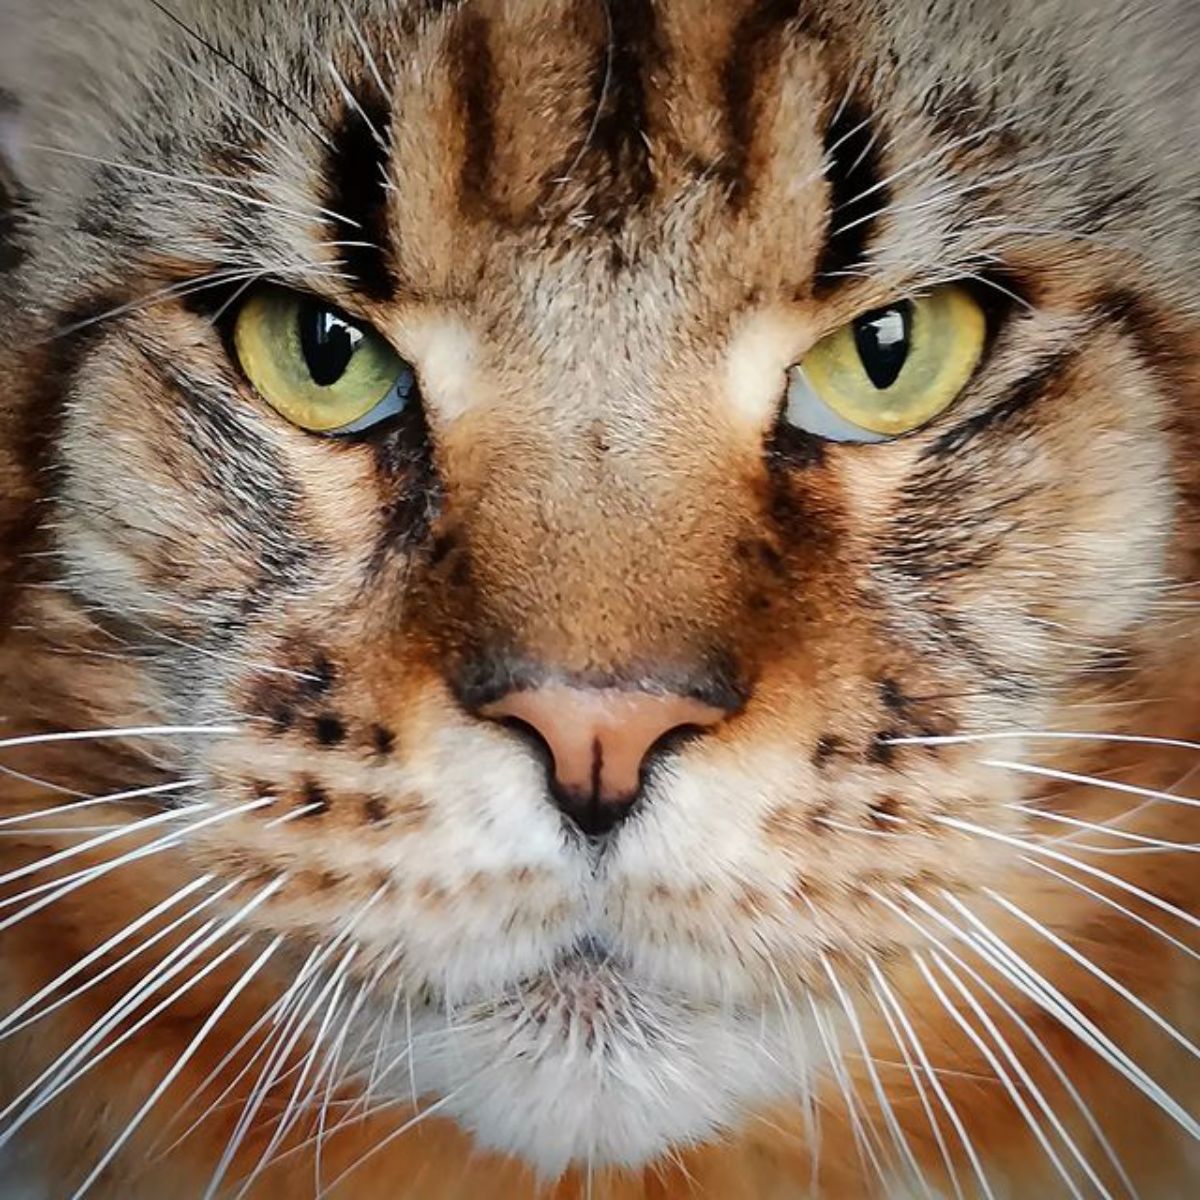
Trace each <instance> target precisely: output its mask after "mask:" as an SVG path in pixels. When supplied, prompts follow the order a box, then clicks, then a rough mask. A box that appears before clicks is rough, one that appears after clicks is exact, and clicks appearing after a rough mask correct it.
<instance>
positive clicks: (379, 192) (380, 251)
mask: <svg viewBox="0 0 1200 1200" xmlns="http://www.w3.org/2000/svg"><path fill="white" fill-rule="evenodd" d="M355 100H356V101H357V104H358V108H355V106H354V105H352V104H347V105H346V108H345V110H344V112H343V113H342V118H341V123H340V124H339V125H338V128H337V130H336V131H335V132H334V135H333V148H332V150H331V151H330V154H329V159H328V162H327V165H326V170H325V176H326V181H327V184H328V195H327V198H326V202H325V203H326V207H327V208H328V209H329V210H330V211H331V212H333V213H336V214H337V215H338V216H340V217H345V218H348V219H349V220H351V221H353V222H355V223H356V224H357V225H358V227H359V228H357V229H356V228H353V227H349V228H347V227H346V226H345V225H344V224H342V223H341V222H338V221H335V222H334V225H333V230H334V232H333V237H334V238H335V239H336V240H338V241H351V242H365V243H366V245H362V246H343V247H342V249H341V260H342V263H343V265H344V266H345V268H346V270H347V271H348V272H349V273H350V275H351V277H352V278H353V279H354V281H355V283H356V285H357V286H358V287H359V288H360V289H361V291H362V292H363V293H364V294H365V295H367V296H370V297H371V299H373V300H389V299H391V298H392V297H393V296H394V295H395V292H396V281H395V278H394V276H393V274H392V269H391V266H390V264H391V262H392V261H393V258H392V250H391V241H390V233H389V229H388V220H387V190H386V188H385V186H384V185H385V183H386V180H387V171H388V153H387V150H386V148H385V147H384V146H381V145H380V144H379V142H378V141H377V140H376V137H375V135H376V134H378V135H379V137H381V138H383V139H384V140H385V141H386V140H387V138H388V130H389V128H390V125H391V110H390V109H389V107H388V104H387V101H386V100H385V99H384V98H383V97H381V96H379V95H376V94H372V93H370V92H369V91H368V89H366V88H361V89H359V91H358V94H357V95H356V96H355ZM359 109H361V110H362V111H361V112H360V111H359Z"/></svg>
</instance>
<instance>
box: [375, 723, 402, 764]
mask: <svg viewBox="0 0 1200 1200" xmlns="http://www.w3.org/2000/svg"><path fill="white" fill-rule="evenodd" d="M371 744H372V745H373V746H374V747H375V753H376V754H380V755H383V756H385V757H386V756H387V755H389V754H391V752H392V750H393V749H394V748H395V745H396V735H395V734H394V733H393V732H392V731H391V730H390V729H388V728H387V727H386V726H383V725H375V726H373V727H372V729H371Z"/></svg>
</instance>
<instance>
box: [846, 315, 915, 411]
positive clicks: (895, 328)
mask: <svg viewBox="0 0 1200 1200" xmlns="http://www.w3.org/2000/svg"><path fill="white" fill-rule="evenodd" d="M911 339H912V305H911V304H910V303H909V302H908V301H907V300H903V301H901V302H900V303H899V304H892V305H889V306H888V307H887V308H877V309H875V310H874V311H873V312H869V313H864V314H863V315H862V316H861V317H859V318H858V320H856V321H855V322H854V345H855V346H856V347H857V349H858V357H859V359H860V360H861V361H862V365H863V370H864V371H866V373H867V378H868V379H870V381H871V382H872V383H873V384H874V385H875V386H876V387H877V388H878V389H879V390H880V391H881V392H882V391H885V390H886V389H887V388H890V387H891V386H892V384H893V383H895V382H896V380H897V379H898V378H899V376H900V372H901V371H902V370H903V369H904V364H905V362H906V361H907V360H908V352H909V349H910V346H911Z"/></svg>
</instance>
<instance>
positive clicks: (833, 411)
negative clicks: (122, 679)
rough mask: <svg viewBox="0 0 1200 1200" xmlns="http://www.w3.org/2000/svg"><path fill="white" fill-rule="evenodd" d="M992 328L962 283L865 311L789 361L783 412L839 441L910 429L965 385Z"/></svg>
mask: <svg viewBox="0 0 1200 1200" xmlns="http://www.w3.org/2000/svg"><path fill="white" fill-rule="evenodd" d="M986 334H987V322H986V318H985V317H984V314H983V310H982V309H981V308H980V306H979V304H978V303H977V302H976V300H975V299H974V297H973V296H972V295H971V293H970V292H968V291H967V290H966V288H963V287H960V286H958V285H956V284H950V285H948V286H946V287H941V288H938V289H937V290H936V291H934V292H932V293H930V294H929V295H928V296H924V297H921V298H920V299H916V300H902V301H898V302H897V303H895V304H892V305H889V306H888V307H887V308H878V309H875V310H873V311H872V312H868V313H864V314H863V315H862V316H860V317H857V318H856V319H855V320H853V321H851V322H850V323H849V324H848V325H843V326H842V327H841V328H840V329H838V330H836V331H835V332H834V333H831V334H829V336H828V337H825V338H822V339H821V341H819V342H818V343H817V344H816V345H815V346H814V347H813V348H812V349H811V350H810V351H809V352H808V353H807V354H806V355H805V356H804V358H803V359H801V361H800V362H799V363H798V364H797V365H796V366H794V367H792V368H791V370H790V371H789V372H788V390H787V400H786V404H785V407H784V414H783V419H784V420H785V421H786V422H787V423H788V424H789V425H792V426H794V427H795V428H797V429H802V430H804V431H805V432H806V433H811V434H813V435H815V436H816V437H822V438H826V439H828V440H830V441H835V442H883V441H887V440H888V439H889V438H894V437H898V436H899V435H900V434H903V433H911V432H912V431H913V430H914V429H919V428H920V427H921V426H922V425H924V424H926V423H927V422H928V421H931V420H933V418H934V417H936V416H937V415H938V413H940V412H943V411H944V410H945V409H947V408H949V406H950V405H951V404H952V403H953V402H954V400H955V398H956V397H957V396H958V394H959V393H960V392H961V391H962V389H963V388H964V387H966V385H967V382H968V380H970V378H971V376H972V375H973V374H974V372H975V368H976V367H977V366H978V365H979V360H980V358H981V357H982V355H983V347H984V342H985V339H986Z"/></svg>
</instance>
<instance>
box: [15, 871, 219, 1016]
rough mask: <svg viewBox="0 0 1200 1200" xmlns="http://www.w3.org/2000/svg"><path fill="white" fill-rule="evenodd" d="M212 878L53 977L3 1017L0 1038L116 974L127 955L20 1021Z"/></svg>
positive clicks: (193, 884)
mask: <svg viewBox="0 0 1200 1200" xmlns="http://www.w3.org/2000/svg"><path fill="white" fill-rule="evenodd" d="M213 878H214V877H213V876H212V875H201V876H200V878H199V879H194V880H192V882H191V883H188V884H185V885H184V886H183V887H181V888H180V889H179V890H178V891H177V892H172V893H171V895H169V896H168V897H167V898H166V899H165V900H161V901H159V903H158V904H156V905H154V907H153V908H151V909H149V910H148V911H147V912H145V913H143V914H142V915H141V916H140V917H138V918H137V919H136V920H133V921H131V922H130V923H129V924H128V925H126V926H125V927H124V928H123V929H121V930H119V931H118V932H117V933H114V934H113V935H112V937H110V938H107V939H106V940H105V941H103V942H101V943H100V945H99V946H97V947H96V948H95V949H94V950H92V951H90V952H89V953H88V954H86V955H84V957H83V958H81V959H78V960H77V961H76V962H74V963H72V964H71V966H69V967H68V968H67V969H66V970H65V971H63V972H61V973H60V974H59V975H57V976H55V978H54V979H52V980H51V981H50V982H49V983H47V984H46V985H45V986H43V987H41V988H39V989H38V991H36V992H34V994H33V995H32V996H29V997H28V998H27V999H25V1000H23V1001H22V1002H21V1003H20V1004H18V1005H17V1007H16V1008H14V1009H13V1010H12V1012H10V1013H9V1014H8V1015H7V1016H6V1017H4V1018H3V1019H0V1037H11V1036H12V1034H13V1033H16V1032H17V1031H18V1030H21V1029H24V1028H25V1027H26V1026H27V1025H29V1024H31V1023H32V1022H34V1021H38V1020H41V1019H42V1018H43V1017H45V1016H46V1015H48V1014H49V1013H51V1012H53V1011H54V1010H55V1009H56V1008H59V1007H61V1006H62V1005H63V1004H66V1003H68V1002H69V1001H70V1000H71V999H73V998H74V996H76V995H79V994H80V992H82V991H84V990H86V989H87V988H90V987H92V986H94V985H95V984H96V983H98V982H100V980H101V979H103V978H104V977H105V975H107V974H111V973H112V972H113V971H114V970H119V969H120V967H121V966H123V965H125V963H126V962H127V961H128V960H129V956H128V955H127V956H126V957H125V958H123V959H121V960H119V961H118V963H116V964H114V965H113V966H111V967H109V968H108V969H107V970H106V971H105V972H103V973H101V974H100V975H97V976H96V977H95V978H93V979H90V980H88V982H87V983H86V984H85V985H84V986H83V987H82V988H80V989H77V990H76V991H75V992H73V993H70V994H69V995H68V996H65V997H63V998H61V999H59V1000H57V1001H56V1002H55V1003H54V1004H52V1005H50V1006H49V1007H48V1008H46V1009H44V1010H43V1011H42V1012H39V1013H36V1014H35V1015H34V1016H32V1017H30V1018H29V1019H28V1020H27V1021H22V1020H21V1018H22V1017H23V1016H25V1014H26V1013H27V1012H29V1011H30V1009H34V1008H36V1007H37V1006H38V1004H40V1003H41V1002H42V1001H43V1000H44V999H46V997H47V996H50V995H52V994H53V993H54V992H56V991H57V990H58V989H59V988H61V987H63V986H64V985H65V984H67V983H69V982H70V981H71V980H72V979H74V978H75V976H76V975H79V974H80V973H81V972H83V971H86V970H87V969H88V967H90V966H91V965H92V963H94V962H95V961H96V960H97V959H101V958H103V957H104V956H105V955H106V954H108V953H109V952H110V951H112V950H114V949H115V948H116V947H117V946H119V945H120V944H121V943H122V942H124V941H126V940H128V939H129V938H131V937H132V936H133V935H134V934H135V933H137V932H138V930H140V929H143V928H145V926H147V925H149V924H150V923H151V922H152V921H155V920H157V918H158V917H160V916H161V915H162V914H163V913H164V912H166V911H167V910H168V909H170V908H173V907H174V906H175V905H176V904H179V903H180V902H181V901H183V900H186V899H187V898H188V897H189V896H190V895H192V893H193V892H196V891H199V890H200V889H201V888H203V887H206V886H207V885H208V884H209V883H211V882H212V881H213ZM193 915H194V912H193V911H191V910H189V912H187V913H186V914H185V915H184V916H183V917H182V918H180V920H181V921H187V920H189V919H190V918H191V917H192V916H193ZM172 928H173V926H168V927H167V929H166V930H163V931H161V933H165V932H168V931H169V930H170V929H172ZM157 936H158V935H156V938H151V939H150V940H149V941H148V942H145V943H143V944H142V945H141V946H139V947H138V948H137V950H136V951H135V953H139V954H140V953H141V952H142V951H143V950H144V949H146V948H147V947H149V946H150V945H151V944H153V942H154V941H155V940H157ZM18 1022H19V1023H18Z"/></svg>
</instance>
